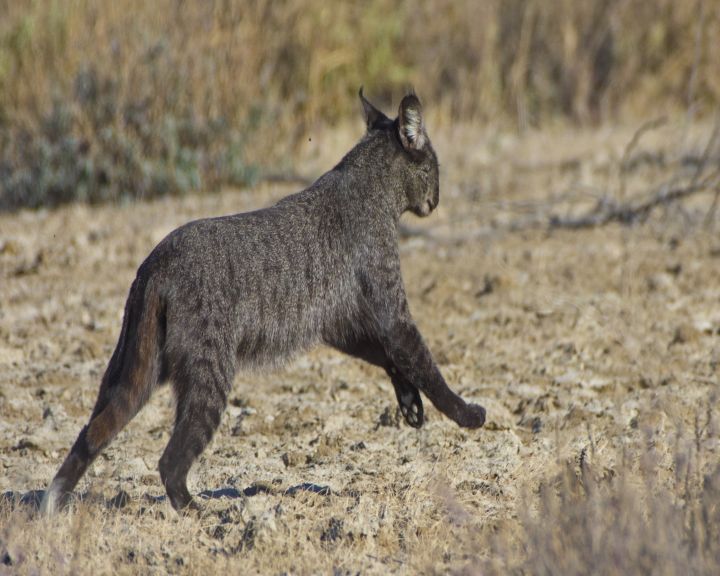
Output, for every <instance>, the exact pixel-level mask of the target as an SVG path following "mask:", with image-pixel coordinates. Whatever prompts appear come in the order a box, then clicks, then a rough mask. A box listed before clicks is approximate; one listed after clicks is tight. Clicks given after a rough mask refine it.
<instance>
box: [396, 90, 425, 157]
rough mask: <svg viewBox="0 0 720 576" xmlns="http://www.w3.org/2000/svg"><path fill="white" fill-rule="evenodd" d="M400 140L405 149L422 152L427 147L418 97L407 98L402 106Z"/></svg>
mask: <svg viewBox="0 0 720 576" xmlns="http://www.w3.org/2000/svg"><path fill="white" fill-rule="evenodd" d="M400 140H401V141H402V144H403V146H404V147H405V148H408V149H412V150H420V149H421V148H422V147H423V146H424V145H425V129H424V126H423V119H422V113H421V108H420V102H419V101H418V99H417V97H416V96H414V95H412V96H409V97H408V96H406V97H405V98H404V99H403V102H402V104H401V105H400Z"/></svg>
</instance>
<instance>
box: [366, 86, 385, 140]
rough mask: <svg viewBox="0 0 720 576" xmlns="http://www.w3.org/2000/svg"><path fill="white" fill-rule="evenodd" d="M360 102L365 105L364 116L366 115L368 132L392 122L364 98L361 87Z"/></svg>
mask: <svg viewBox="0 0 720 576" xmlns="http://www.w3.org/2000/svg"><path fill="white" fill-rule="evenodd" d="M360 102H362V105H363V114H364V115H365V124H366V125H367V129H368V130H372V129H373V128H377V127H379V125H380V124H383V123H385V122H390V119H389V118H388V117H387V116H385V114H383V113H382V112H380V110H378V109H377V108H375V106H373V105H372V104H370V102H369V101H368V100H367V98H365V96H363V87H362V86H360Z"/></svg>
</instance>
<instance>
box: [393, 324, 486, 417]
mask: <svg viewBox="0 0 720 576" xmlns="http://www.w3.org/2000/svg"><path fill="white" fill-rule="evenodd" d="M382 341H383V346H384V348H385V352H386V354H387V356H388V358H389V360H390V362H391V363H392V366H393V367H394V368H395V369H396V370H397V371H398V373H399V375H400V376H401V377H402V378H403V379H405V380H406V381H407V382H408V383H411V384H412V386H414V387H417V388H418V389H419V390H420V391H422V392H423V393H424V394H425V396H427V397H428V398H429V400H430V401H431V402H432V403H433V405H434V406H435V407H436V408H437V409H438V410H440V412H442V413H443V414H445V415H446V416H447V417H448V418H450V419H451V420H453V421H454V422H456V423H457V424H458V425H459V426H462V427H463V428H479V427H481V426H482V425H483V424H484V423H485V408H483V407H482V406H480V405H478V404H469V403H467V402H465V400H463V399H462V398H461V397H460V396H458V395H457V394H455V392H453V391H452V390H451V389H450V388H449V387H448V385H447V383H446V382H445V379H444V378H443V376H442V374H441V373H440V370H439V369H438V367H437V365H436V364H435V361H434V360H433V358H432V354H431V353H430V350H429V349H428V347H427V345H426V344H425V342H424V341H423V338H422V336H421V335H420V331H419V330H418V329H417V326H416V325H415V323H414V322H413V321H412V319H409V318H403V319H399V320H397V321H395V322H393V323H392V325H391V326H389V327H388V329H387V330H386V333H385V334H384V337H383V339H382ZM396 391H397V387H396ZM398 400H400V396H398ZM400 403H401V406H402V401H401V402H400Z"/></svg>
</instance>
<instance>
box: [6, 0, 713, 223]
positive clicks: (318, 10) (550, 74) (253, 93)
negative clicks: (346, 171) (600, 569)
mask: <svg viewBox="0 0 720 576" xmlns="http://www.w3.org/2000/svg"><path fill="white" fill-rule="evenodd" d="M719 10H720V8H719V6H718V4H717V3H716V2H711V1H709V0H696V1H693V2H682V3H678V2H674V1H672V0H654V1H653V2H646V1H643V0H629V1H624V2H618V1H617V0H593V1H591V2H581V3H579V2H572V1H569V0H554V1H552V2H537V1H534V0H512V1H510V2H507V1H502V2H501V1H500V0H487V1H485V2H482V3H480V4H478V3H477V2H473V1H470V0H462V1H460V2H455V1H453V2H448V1H445V0H430V1H426V2H419V3H414V2H404V3H400V4H397V3H394V2H390V1H388V0H372V1H370V2H363V3H360V4H358V3H343V4H341V5H339V6H333V7H332V8H330V7H329V6H327V4H326V3H323V2H317V1H315V0H291V1H283V2H268V1H266V0H253V1H248V2H235V1H219V0H218V1H213V2H204V1H203V2H201V1H188V2H178V1H176V0H159V1H157V2H140V1H137V0H119V1H112V2H111V1H106V2H91V1H88V0H71V1H67V2H61V1H58V0H43V1H39V2H36V1H31V0H4V1H0V13H2V14H3V18H2V20H1V21H0V149H2V152H1V153H0V208H6V209H7V208H15V207H18V206H39V205H46V204H58V203H62V202H66V201H69V200H74V199H80V200H90V201H101V200H107V199H111V200H116V199H123V198H135V197H149V196H155V195H162V194H167V193H182V192H186V191H188V190H208V189H213V188H215V187H217V186H219V185H222V184H244V183H247V182H248V181H252V180H253V179H255V178H256V177H257V176H258V167H260V168H265V169H271V170H272V171H273V172H278V171H280V172H282V171H284V170H285V169H287V167H288V158H289V155H290V154H291V153H292V151H293V150H294V149H295V147H296V146H297V144H298V143H299V142H304V141H306V140H307V138H308V137H309V135H311V134H312V131H313V130H314V128H315V127H317V126H318V125H320V124H324V125H327V124H330V125H333V124H335V123H336V122H338V121H340V120H344V119H347V118H348V117H352V118H353V119H354V118H355V115H356V114H357V109H358V106H357V101H356V97H355V94H356V92H357V89H358V87H359V86H360V85H362V84H364V85H365V86H366V87H367V88H368V92H369V93H370V94H371V95H373V96H375V97H376V98H379V99H380V100H383V101H385V102H390V101H391V100H392V98H393V97H395V99H396V100H397V96H398V95H399V94H400V93H401V92H402V91H404V90H405V89H406V88H407V87H408V86H414V87H415V88H416V89H417V91H418V93H419V94H421V95H422V97H423V98H424V99H425V100H426V101H427V102H429V103H430V104H431V105H430V106H429V107H428V108H429V110H431V111H433V122H434V123H435V124H436V125H437V124H438V123H445V124H449V123H451V122H452V123H458V122H468V121H472V120H474V121H477V120H483V121H491V122H494V123H495V122H500V123H505V124H508V123H512V124H514V125H517V126H519V127H521V128H525V127H531V126H538V125H542V124H547V123H548V122H553V121H555V120H557V119H570V120H573V121H577V122H581V123H588V122H597V121H601V120H608V119H613V118H617V117H618V116H624V117H628V115H630V116H632V115H633V114H636V113H638V112H639V113H640V115H642V116H644V115H645V114H646V111H647V110H650V109H652V110H656V111H657V110H660V109H664V110H666V111H667V110H688V111H690V113H691V115H696V116H703V115H706V114H708V113H710V112H711V110H712V108H713V106H715V105H717V102H718V101H719V100H720V83H719V81H718V77H719V75H718V74H717V59H716V57H715V54H714V51H713V49H712V47H714V46H716V45H718V44H719V43H720V12H719ZM638 22H642V23H643V25H642V26H638V25H637V24H638Z"/></svg>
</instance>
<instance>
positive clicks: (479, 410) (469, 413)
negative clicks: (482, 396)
mask: <svg viewBox="0 0 720 576" xmlns="http://www.w3.org/2000/svg"><path fill="white" fill-rule="evenodd" d="M458 424H459V425H460V426H462V427H463V428H480V427H481V426H482V425H483V424H485V408H483V407H482V406H480V404H468V405H467V407H466V409H465V413H464V414H463V415H462V418H461V419H460V421H459V422H458Z"/></svg>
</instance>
